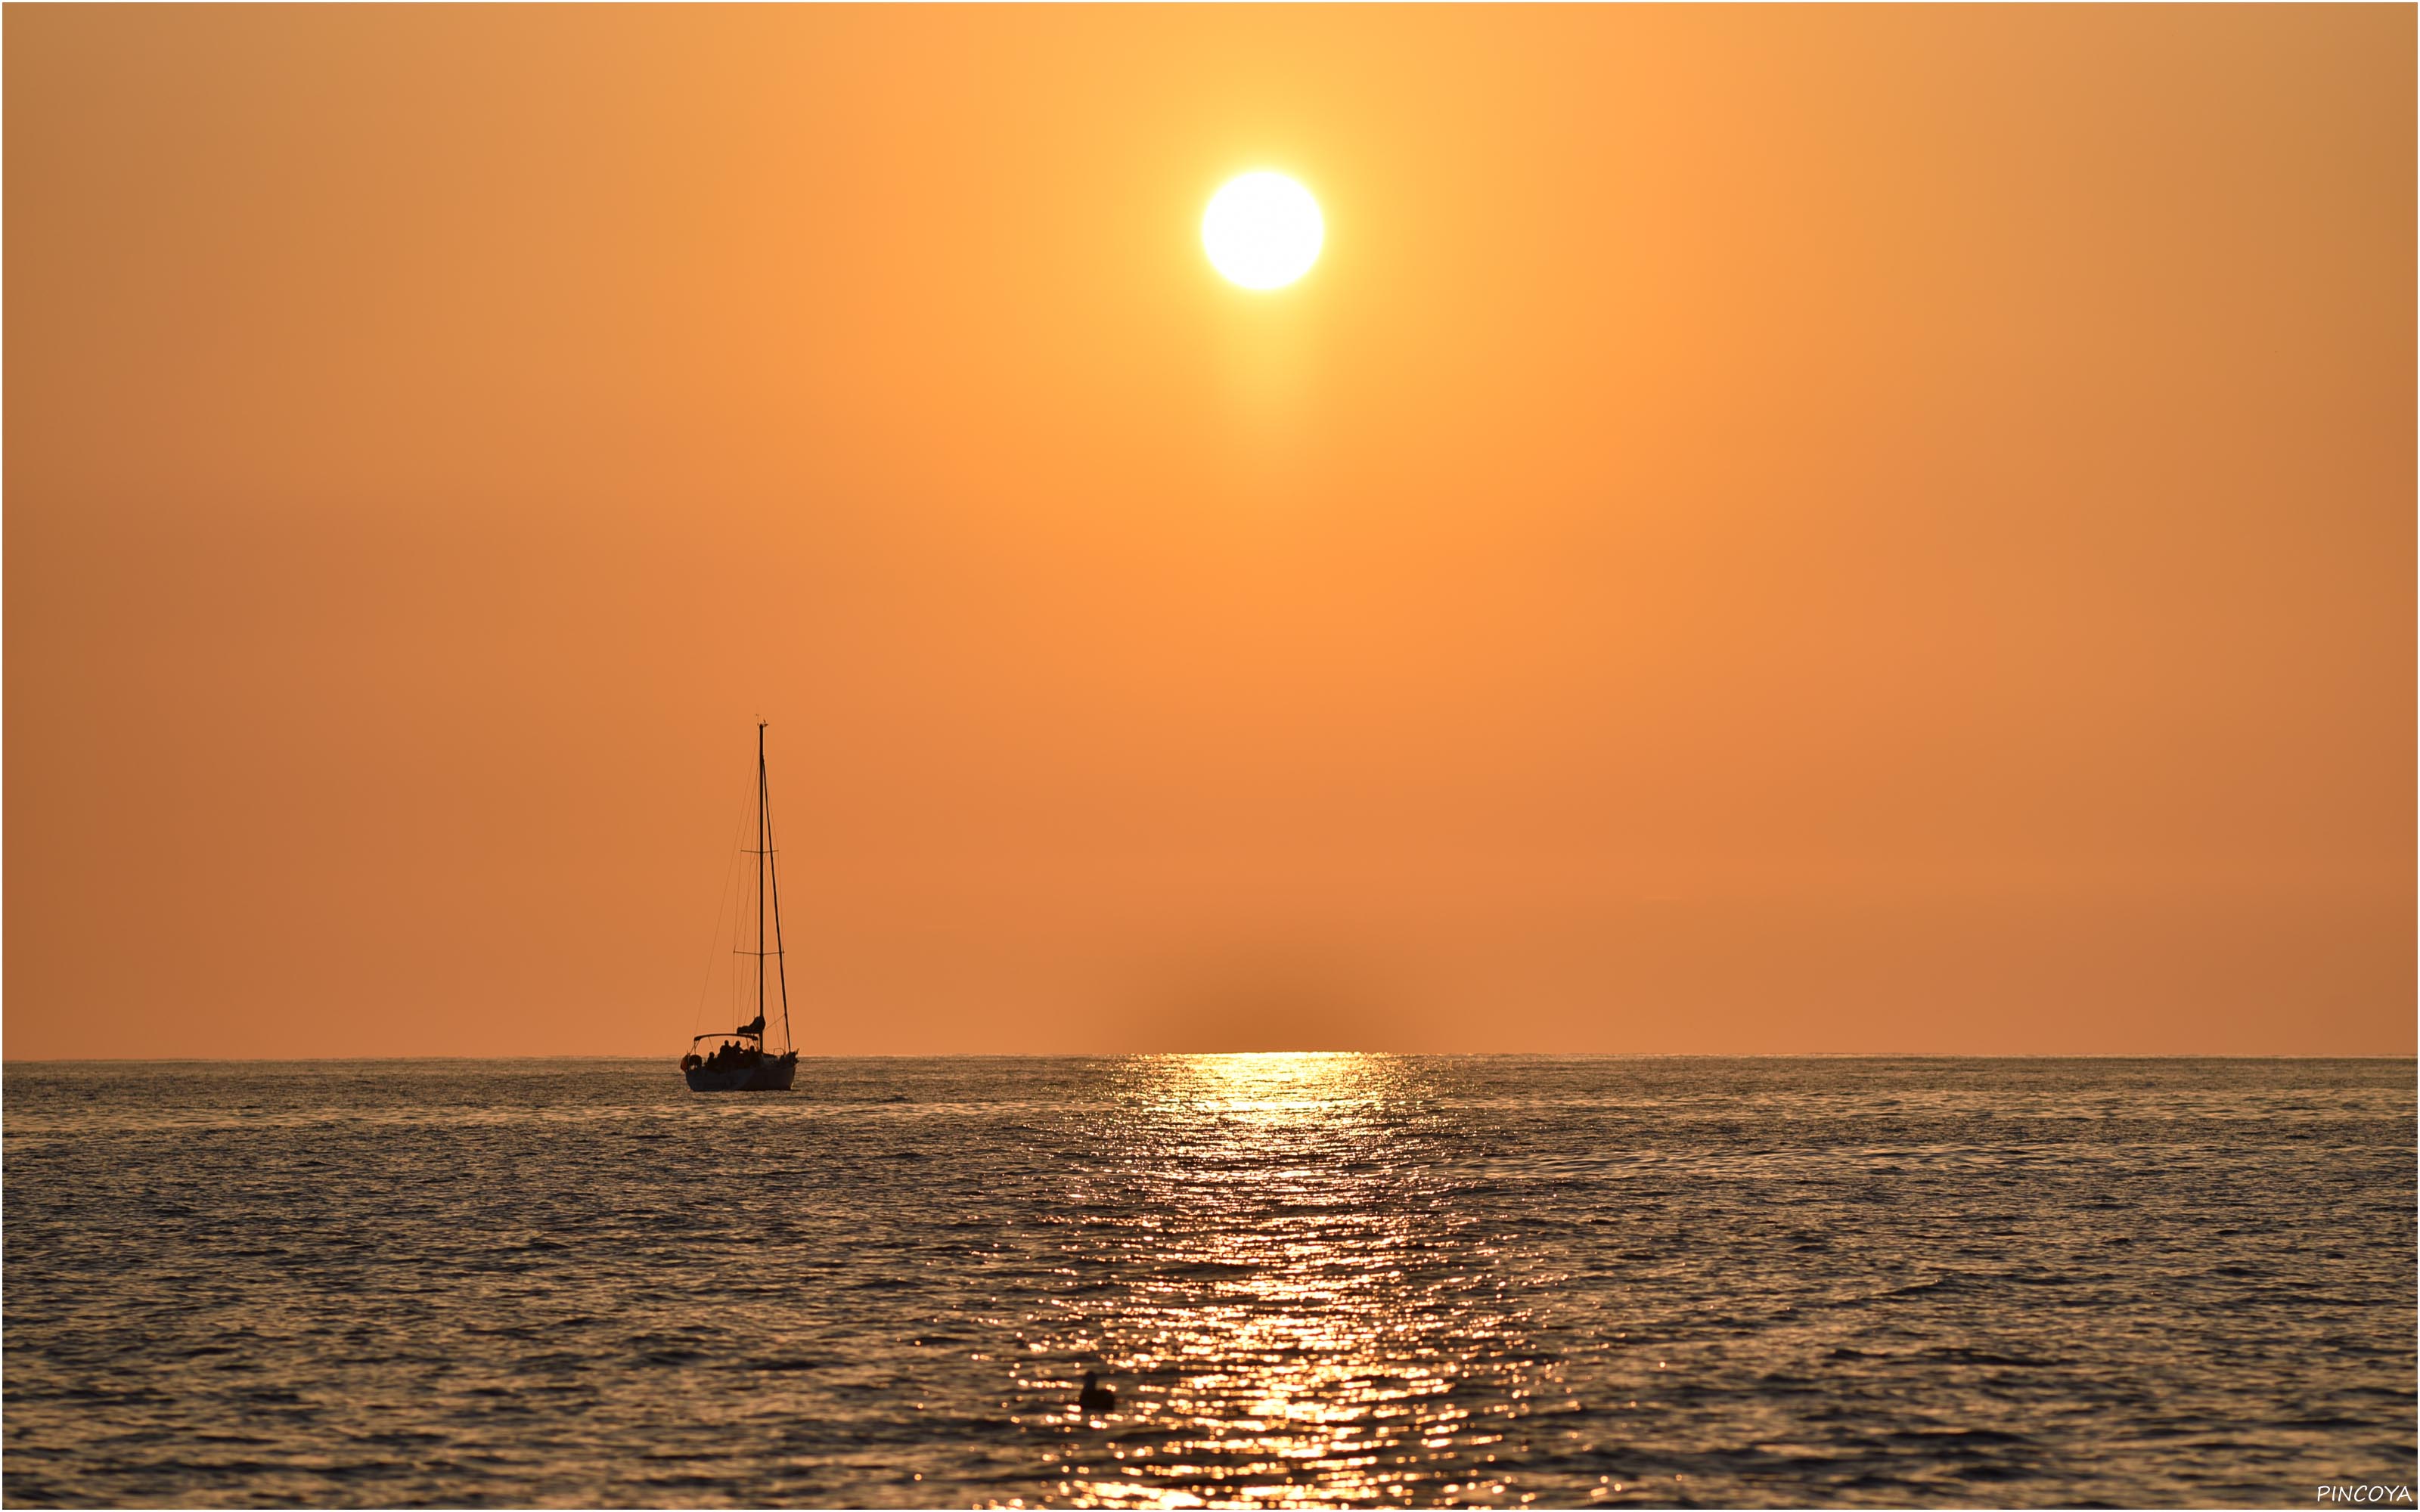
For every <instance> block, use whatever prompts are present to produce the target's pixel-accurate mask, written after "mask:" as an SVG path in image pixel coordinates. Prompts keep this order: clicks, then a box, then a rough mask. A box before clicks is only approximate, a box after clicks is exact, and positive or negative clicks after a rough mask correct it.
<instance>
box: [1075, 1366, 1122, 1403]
mask: <svg viewBox="0 0 2420 1512" xmlns="http://www.w3.org/2000/svg"><path fill="white" fill-rule="evenodd" d="M1076 1405H1077V1406H1078V1407H1080V1408H1082V1409H1083V1410H1084V1411H1085V1412H1108V1411H1109V1409H1110V1408H1112V1407H1115V1406H1117V1405H1118V1394H1117V1393H1116V1392H1113V1391H1111V1390H1109V1387H1107V1386H1104V1385H1102V1384H1101V1375H1100V1372H1099V1371H1097V1370H1087V1371H1085V1372H1084V1389H1083V1390H1082V1391H1079V1392H1078V1393H1077V1394H1076Z"/></svg>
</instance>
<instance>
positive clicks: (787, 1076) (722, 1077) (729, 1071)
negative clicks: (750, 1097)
mask: <svg viewBox="0 0 2420 1512" xmlns="http://www.w3.org/2000/svg"><path fill="white" fill-rule="evenodd" d="M681 1074H682V1075H684V1076H686V1077H688V1078H689V1089H690V1091H692V1092H786V1091H788V1090H789V1089H790V1083H791V1082H792V1081H794V1080H795V1079H797V1077H798V1074H799V1057H797V1056H796V1055H795V1054H793V1055H786V1056H781V1057H774V1056H767V1057H765V1058H764V1059H762V1060H759V1061H758V1062H756V1064H754V1065H752V1066H731V1067H726V1068H722V1069H719V1070H710V1069H708V1068H706V1067H705V1066H691V1067H690V1068H689V1069H688V1070H687V1071H685V1072H681Z"/></svg>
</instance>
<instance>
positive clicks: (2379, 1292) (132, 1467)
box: [0, 1055, 2420, 1507]
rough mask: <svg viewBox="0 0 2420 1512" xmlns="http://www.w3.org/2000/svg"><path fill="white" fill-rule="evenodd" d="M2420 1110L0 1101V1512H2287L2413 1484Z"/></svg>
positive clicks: (1547, 1091) (1280, 1063)
mask: <svg viewBox="0 0 2420 1512" xmlns="http://www.w3.org/2000/svg"><path fill="white" fill-rule="evenodd" d="M2414 1077H2415V1068H2414V1064H2413V1062H2412V1061H2411V1060H2337V1061H2328V1060H2108V1059H2093V1060H1957V1059H1834V1058H1807V1059H1699V1058H1640V1059H1632V1058H1613V1057H1393V1056H1350V1055H1340V1056H1266V1057H1120V1058H1103V1059H1077V1058H1065V1059H1052V1058H1033V1059H1024V1058H1001V1059H990V1058H934V1059H867V1060H809V1061H807V1062H805V1063H803V1064H802V1066H801V1067H800V1072H799V1085H798V1090H796V1091H795V1092H793V1093H790V1094H787V1095H783V1094H760V1095H737V1096H721V1097H715V1096H699V1095H692V1094H690V1092H688V1091H687V1090H685V1089H684V1088H683V1087H682V1085H681V1081H680V1077H679V1075H678V1073H677V1072H675V1070H674V1068H673V1066H672V1063H671V1060H670V1057H666V1058H665V1059H663V1060H661V1061H644V1062H641V1061H624V1060H551V1061H548V1060H529V1061H383V1062H380V1061H360V1062H334V1061H314V1062H300V1063H268V1062H245V1063H172V1064H125V1063H120V1064H48V1063H40V1064H38V1063H26V1064H12V1065H9V1066H8V1067H7V1068H6V1072H5V1115H0V1134H5V1158H6V1165H5V1172H0V1193H5V1205H6V1212H5V1217H6V1230H5V1241H0V1243H4V1244H5V1296H0V1312H5V1329H6V1339H5V1342H6V1356H5V1362H0V1393H5V1447H6V1453H5V1458H0V1494H5V1499H6V1501H7V1502H8V1504H9V1505H11V1506H41V1505H157V1504H186V1505H204V1506H209V1505H238V1504H245V1505H287V1504H309V1505H327V1506H351V1505H363V1504H369V1505H393V1504H448V1505H489V1504H522V1505H526V1504H597V1505H628V1504H638V1505H690V1504H759V1505H784V1504H794V1505H854V1506H892V1505H934V1506H1028V1507H1032V1506H1061V1505H1067V1506H1079V1505H1083V1506H1192V1505H1203V1504H1208V1505H1236V1506H1240V1505H1271V1506H1276V1505H1302V1504H1349V1505H1361V1506H1377V1505H1404V1506H1427V1505H1435V1504H1461V1505H1475V1506H1522V1505H1531V1504H1534V1505H1544V1506H1579V1505H1594V1504H1617V1503H1643V1504H1683V1505H1686V1504H1745V1505H1766V1504H1771V1505H1805V1504H1843V1505H1845V1504H1900V1505H1910V1504H1912V1505H1948V1506H1956V1505H1993V1506H2020V1505H2038V1504H2119V1505H2140V1506H2161V1505H2173V1504H2200V1505H2207V1504H2261V1505H2276V1506H2308V1505H2312V1504H2314V1501H2315V1496H2316V1489H2317V1488H2318V1487H2319V1486H2321V1485H2324V1484H2370V1485H2403V1486H2409V1485H2411V1484H2412V1481H2413V1479H2414V1458H2415V1427H2414V1425H2415V1404H2414V1396H2413V1387H2414V1369H2415V1359H2414V1338H2415V1328H2420V1315H2415V1274H2414V1230H2413V1217H2414V1203H2415V1155H2414V1126H2413V1114H2414ZM1087 1370H1092V1371H1096V1372H1098V1373H1099V1375H1100V1376H1101V1378H1102V1380H1103V1381H1104V1383H1106V1384H1107V1385H1109V1387H1110V1388H1112V1389H1113V1391H1114V1392H1115V1394H1116V1401H1115V1404H1114V1405H1113V1406H1112V1407H1110V1408H1109V1409H1107V1410H1104V1411H1099V1412H1079V1411H1078V1409H1077V1407H1076V1402H1075V1398H1076V1393H1077V1389H1078V1385H1079V1383H1080V1381H1081V1378H1082V1376H1083V1373H1084V1372H1085V1371H1087Z"/></svg>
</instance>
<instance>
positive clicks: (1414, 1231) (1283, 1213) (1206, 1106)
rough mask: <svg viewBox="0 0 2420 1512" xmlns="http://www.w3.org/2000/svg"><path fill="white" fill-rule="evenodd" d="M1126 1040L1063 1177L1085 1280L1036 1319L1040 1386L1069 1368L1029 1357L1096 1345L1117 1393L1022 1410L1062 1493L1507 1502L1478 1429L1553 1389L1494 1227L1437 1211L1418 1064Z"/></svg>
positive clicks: (1092, 1352) (1087, 1500)
mask: <svg viewBox="0 0 2420 1512" xmlns="http://www.w3.org/2000/svg"><path fill="white" fill-rule="evenodd" d="M1130 1064H1131V1067H1132V1071H1131V1074H1130V1077H1129V1079H1128V1080H1127V1081H1126V1082H1125V1084H1124V1085H1123V1086H1121V1087H1120V1088H1118V1092H1117V1097H1116V1105H1115V1106H1114V1107H1113V1108H1111V1109H1109V1110H1106V1116H1105V1117H1104V1119H1102V1121H1101V1124H1100V1127H1099V1130H1098V1137H1099V1139H1100V1141H1101V1143H1102V1145H1103V1147H1104V1149H1105V1150H1106V1151H1107V1152H1108V1155H1109V1159H1108V1160H1107V1161H1106V1162H1105V1163H1104V1165H1101V1166H1100V1167H1098V1168H1095V1169H1093V1170H1090V1171H1087V1172H1085V1173H1083V1174H1082V1175H1081V1176H1080V1177H1079V1178H1078V1180H1076V1181H1075V1182H1074V1190H1072V1191H1071V1192H1070V1194H1069V1199H1070V1200H1069V1208H1070V1211H1071V1212H1072V1213H1074V1214H1077V1215H1078V1216H1075V1217H1071V1218H1070V1219H1069V1220H1068V1221H1069V1223H1070V1225H1071V1227H1073V1228H1074V1230H1075V1232H1074V1233H1073V1234H1071V1236H1070V1238H1069V1240H1068V1241H1067V1242H1065V1243H1064V1244H1063V1246H1062V1248H1063V1252H1064V1253H1065V1255H1066V1257H1067V1260H1068V1267H1067V1274H1068V1275H1069V1276H1070V1277H1071V1279H1073V1280H1074V1281H1075V1283H1076V1286H1077V1288H1078V1289H1077V1290H1076V1292H1075V1294H1074V1295H1072V1296H1071V1297H1070V1298H1069V1300H1068V1302H1067V1304H1066V1305H1065V1308H1064V1314H1065V1316H1064V1317H1063V1319H1061V1320H1060V1322H1059V1325H1058V1326H1056V1327H1045V1328H1044V1329H1042V1330H1041V1331H1040V1332H1039V1333H1038V1334H1037V1335H1029V1338H1028V1347H1029V1349H1030V1350H1032V1351H1033V1353H1034V1354H1035V1355H1036V1356H1037V1357H1038V1358H1037V1362H1036V1365H1035V1366H1034V1367H1033V1368H1034V1371H1035V1372H1037V1375H1036V1379H1035V1380H1034V1381H1032V1382H1031V1384H1032V1386H1033V1387H1034V1388H1035V1396H1037V1397H1039V1396H1042V1395H1043V1394H1044V1392H1045V1391H1046V1390H1051V1389H1055V1388H1057V1387H1058V1385H1059V1383H1058V1382H1057V1381H1056V1380H1055V1377H1054V1378H1052V1379H1051V1380H1050V1381H1044V1380H1042V1379H1040V1376H1039V1374H1038V1373H1039V1372H1041V1371H1043V1370H1046V1369H1047V1368H1050V1367H1047V1366H1044V1365H1041V1364H1040V1363H1039V1360H1040V1359H1057V1360H1064V1359H1066V1358H1068V1357H1070V1356H1082V1357H1090V1358H1098V1359H1100V1360H1102V1361H1104V1362H1105V1363H1106V1365H1107V1367H1108V1369H1109V1371H1110V1372H1111V1374H1112V1375H1113V1377H1114V1378H1115V1379H1117V1380H1118V1381H1119V1383H1120V1385H1121V1388H1122V1391H1123V1392H1124V1393H1125V1395H1123V1396H1121V1399H1120V1401H1119V1403H1118V1405H1117V1407H1116V1408H1115V1409H1114V1410H1113V1411H1112V1412H1109V1413H1108V1414H1103V1415H1089V1416H1088V1415H1078V1414H1076V1413H1074V1412H1072V1411H1062V1412H1056V1413H1052V1414H1049V1415H1048V1416H1047V1417H1027V1418H1023V1419H1020V1423H1021V1425H1022V1426H1023V1427H1026V1428H1027V1429H1028V1430H1029V1431H1048V1432H1052V1433H1055V1434H1057V1435H1059V1438H1060V1463H1059V1465H1058V1467H1057V1468H1058V1470H1059V1472H1060V1473H1061V1474H1062V1475H1063V1481H1062V1482H1061V1484H1060V1485H1059V1487H1058V1489H1057V1494H1056V1495H1055V1496H1054V1497H1053V1498H1052V1499H1051V1500H1053V1501H1054V1502H1058V1503H1061V1504H1078V1505H1102V1506H1110V1505H1115V1506H1138V1507H1183V1506H1202V1505H1208V1504H1219V1505H1266V1506H1298V1505H1317V1504H1337V1503H1357V1504H1372V1503H1373V1502H1380V1501H1389V1500H1391V1501H1395V1502H1398V1503H1402V1502H1404V1501H1405V1500H1407V1499H1410V1498H1412V1497H1414V1496H1415V1494H1416V1493H1417V1494H1418V1497H1419V1500H1420V1501H1421V1502H1422V1503H1424V1504H1426V1503H1433V1502H1448V1501H1467V1502H1472V1503H1478V1504H1490V1503H1494V1502H1496V1501H1497V1498H1498V1497H1499V1496H1501V1495H1502V1493H1503V1491H1504V1489H1505V1488H1504V1487H1503V1486H1502V1485H1501V1484H1500V1483H1498V1482H1496V1481H1493V1480H1492V1479H1491V1478H1490V1475H1489V1473H1488V1466H1489V1462H1490V1461H1492V1460H1493V1459H1494V1458H1495V1455H1494V1453H1493V1452H1492V1450H1491V1445H1494V1444H1496V1443H1499V1442H1500V1441H1501V1440H1502V1439H1503V1437H1504V1435H1505V1433H1506V1431H1507V1430H1508V1429H1510V1428H1511V1427H1512V1424H1513V1422H1514V1420H1516V1419H1518V1418H1519V1417H1521V1416H1523V1415H1525V1414H1526V1412H1528V1410H1529V1404H1530V1401H1531V1399H1532V1398H1533V1397H1535V1396H1538V1395H1539V1394H1540V1393H1542V1392H1543V1393H1548V1394H1552V1395H1555V1396H1557V1399H1558V1400H1559V1399H1560V1396H1561V1394H1560V1393H1559V1391H1558V1388H1557V1385H1556V1382H1555V1381H1554V1379H1553V1377H1554V1371H1553V1370H1552V1369H1551V1368H1548V1367H1545V1366H1544V1365H1541V1364H1540V1363H1539V1362H1537V1361H1534V1360H1532V1359H1530V1358H1529V1357H1528V1354H1527V1352H1526V1350H1525V1349H1524V1346H1523V1341H1522V1338H1521V1325H1522V1316H1521V1314H1520V1313H1519V1312H1518V1311H1517V1310H1515V1309H1514V1308H1513V1307H1512V1306H1511V1305H1509V1304H1507V1302H1506V1300H1505V1298H1504V1296H1503V1295H1502V1293H1503V1289H1504V1288H1503V1286H1502V1284H1501V1282H1500V1280H1499V1279H1498V1278H1497V1277H1495V1276H1494V1275H1493V1274H1492V1273H1491V1272H1490V1265H1489V1262H1490V1259H1491V1257H1492V1256H1493V1255H1494V1253H1495V1250H1494V1245H1493V1243H1492V1242H1491V1241H1490V1240H1489V1238H1488V1236H1486V1235H1485V1234H1484V1233H1480V1232H1470V1231H1465V1230H1464V1229H1460V1228H1457V1227H1455V1226H1454V1224H1453V1223H1452V1222H1451V1221H1450V1220H1448V1219H1446V1218H1444V1217H1442V1216H1440V1215H1439V1214H1440V1213H1442V1212H1443V1211H1445V1210H1444V1205H1441V1204H1438V1203H1436V1202H1435V1201H1434V1200H1433V1196H1434V1195H1435V1191H1436V1190H1437V1186H1438V1181H1439V1179H1438V1178H1437V1177H1435V1175H1433V1174H1432V1172H1431V1170H1430V1169H1429V1165H1428V1163H1427V1161H1426V1159H1425V1158H1424V1157H1426V1156H1427V1155H1428V1154H1429V1153H1431V1151H1430V1149H1428V1148H1426V1147H1429V1146H1430V1145H1432V1144H1433V1142H1434V1139H1435V1132H1436V1131H1435V1128H1434V1126H1433V1119H1431V1117H1430V1116H1428V1115H1425V1114H1424V1112H1423V1102H1424V1097H1423V1088H1421V1087H1420V1086H1419V1077H1418V1073H1417V1072H1415V1071H1413V1070H1412V1069H1410V1068H1409V1066H1408V1064H1407V1063H1405V1062H1403V1061H1400V1060H1395V1059H1392V1058H1390V1057H1368V1056H1357V1055H1273V1056H1222V1057H1157V1058H1153V1059H1149V1060H1143V1061H1138V1062H1133V1063H1130ZM1088 1276H1098V1277H1100V1278H1101V1279H1100V1280H1099V1281H1098V1282H1096V1283H1094V1285H1093V1286H1092V1287H1089V1288H1088V1287H1086V1285H1085V1282H1084V1278H1086V1277H1088ZM1088 1291H1089V1292H1091V1293H1092V1294H1090V1295H1087V1292H1088ZM1037 1321H1038V1322H1039V1321H1045V1320H1042V1319H1037ZM1058 1399H1059V1400H1061V1401H1064V1400H1065V1396H1064V1394H1063V1391H1060V1392H1058ZM1525 1500H1528V1497H1526V1496H1521V1495H1518V1494H1517V1493H1516V1494H1515V1495H1513V1496H1511V1497H1505V1498H1503V1502H1502V1504H1515V1505H1517V1504H1519V1502H1521V1501H1525Z"/></svg>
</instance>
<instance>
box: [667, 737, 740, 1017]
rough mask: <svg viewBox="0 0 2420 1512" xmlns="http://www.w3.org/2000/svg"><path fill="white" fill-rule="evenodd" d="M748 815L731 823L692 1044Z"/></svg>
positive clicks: (702, 1011)
mask: <svg viewBox="0 0 2420 1512" xmlns="http://www.w3.org/2000/svg"><path fill="white" fill-rule="evenodd" d="M748 786H749V789H750V791H751V792H752V793H753V791H754V789H755V786H756V774H755V773H754V772H753V771H751V772H750V773H749V774H748ZM747 824H748V820H747V817H746V816H745V815H742V816H741V817H740V819H739V821H738V823H737V824H735V825H732V826H731V847H730V849H728V850H726V851H724V852H723V857H724V859H723V863H722V888H721V892H720V893H719V894H717V896H716V898H715V903H714V930H713V933H710V934H708V935H707V936H706V951H707V954H706V980H704V981H702V982H699V983H698V987H697V1007H696V1008H694V1009H692V1010H691V1011H690V1016H689V1032H690V1036H691V1039H690V1044H695V1043H696V1042H697V1041H696V1039H695V1036H696V1034H697V1032H698V1030H697V1026H698V1022H699V1021H700V1020H701V1019H703V1018H704V1017H705V1016H706V994H707V993H709V992H712V991H713V990H714V964H715V957H716V956H717V955H719V954H721V951H719V950H717V949H715V947H716V946H717V945H718V944H719V943H720V942H721V939H722V905H723V904H724V903H728V902H730V901H731V883H732V879H733V877H734V876H736V875H737V872H738V871H739V832H740V830H742V829H743V828H745V827H747ZM741 902H742V903H743V904H744V903H746V900H745V899H742V900H741ZM681 1049H682V1053H683V1054H687V1053H688V1051H689V1045H684V1046H682V1047H681Z"/></svg>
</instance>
